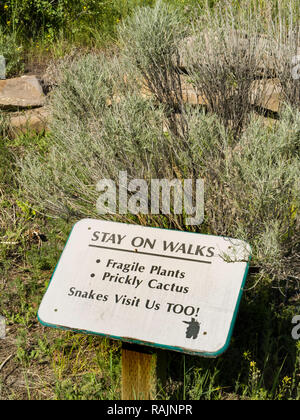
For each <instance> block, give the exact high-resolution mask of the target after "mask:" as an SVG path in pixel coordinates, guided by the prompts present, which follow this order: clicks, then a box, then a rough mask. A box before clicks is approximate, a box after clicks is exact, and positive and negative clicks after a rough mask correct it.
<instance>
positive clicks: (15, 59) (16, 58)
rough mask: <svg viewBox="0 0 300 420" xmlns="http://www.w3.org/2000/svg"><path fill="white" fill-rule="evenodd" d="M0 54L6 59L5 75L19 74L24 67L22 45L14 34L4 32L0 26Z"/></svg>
mask: <svg viewBox="0 0 300 420" xmlns="http://www.w3.org/2000/svg"><path fill="white" fill-rule="evenodd" d="M0 55H3V56H4V58H5V61H6V77H13V76H17V75H19V74H20V73H21V72H22V71H23V69H24V59H23V47H22V45H21V44H20V43H19V42H18V40H17V37H16V34H15V33H12V34H9V33H5V32H4V31H3V30H2V29H1V26H0Z"/></svg>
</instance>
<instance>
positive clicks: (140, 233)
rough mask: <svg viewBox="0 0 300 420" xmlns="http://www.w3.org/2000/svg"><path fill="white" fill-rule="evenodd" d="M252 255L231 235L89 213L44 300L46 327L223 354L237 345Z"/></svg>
mask: <svg viewBox="0 0 300 420" xmlns="http://www.w3.org/2000/svg"><path fill="white" fill-rule="evenodd" d="M249 258H250V247H249V245H248V244H247V243H245V242H243V241H240V240H236V239H230V238H225V237H218V236H211V235H202V234H197V233H188V232H181V231H173V230H166V229H157V228H150V227H142V226H137V225H128V224H123V223H115V222H109V221H101V220H92V219H84V220H81V221H80V222H78V223H76V224H75V226H74V227H73V230H72V232H71V234H70V237H69V239H68V242H67V244H66V246H65V249H64V251H63V253H62V256H61V258H60V260H59V263H58V265H57V267H56V269H55V272H54V274H53V276H52V279H51V282H50V284H49V287H48V289H47V291H46V294H45V296H44V297H43V300H42V302H41V305H40V308H39V312H38V318H39V320H40V322H41V323H42V324H43V325H45V326H51V327H58V328H67V329H72V330H76V331H80V332H84V333H91V334H100V335H105V336H108V337H110V338H115V339H119V340H123V341H128V342H134V343H140V344H143V345H149V346H156V347H160V348H166V349H169V350H175V351H181V352H184V353H190V354H198V355H202V356H207V357H216V356H218V355H219V354H221V353H222V352H223V351H225V350H226V348H227V347H228V345H229V340H230V337H231V334H232V330H233V325H234V322H235V318H236V315H237V310H238V306H239V302H240V299H241V295H242V290H243V285H244V282H245V279H246V275H247V270H248V265H249Z"/></svg>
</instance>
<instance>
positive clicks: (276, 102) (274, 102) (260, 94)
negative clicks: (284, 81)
mask: <svg viewBox="0 0 300 420" xmlns="http://www.w3.org/2000/svg"><path fill="white" fill-rule="evenodd" d="M281 93H282V88H281V85H280V81H279V79H262V80H255V81H254V82H253V83H252V93H251V104H252V105H254V106H258V107H261V108H264V109H267V110H269V111H272V112H278V111H279V108H280V102H281Z"/></svg>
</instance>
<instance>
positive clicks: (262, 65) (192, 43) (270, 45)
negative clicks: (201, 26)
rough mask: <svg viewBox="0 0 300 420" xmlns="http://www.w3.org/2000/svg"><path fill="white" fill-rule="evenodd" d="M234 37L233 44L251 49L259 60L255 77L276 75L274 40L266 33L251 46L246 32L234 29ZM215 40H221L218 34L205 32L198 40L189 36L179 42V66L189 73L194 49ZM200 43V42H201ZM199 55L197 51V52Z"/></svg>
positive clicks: (206, 46) (244, 48) (207, 45)
mask: <svg viewBox="0 0 300 420" xmlns="http://www.w3.org/2000/svg"><path fill="white" fill-rule="evenodd" d="M230 36H231V38H229V39H232V45H235V46H238V47H239V48H240V49H241V51H249V52H250V51H251V54H254V56H255V58H256V60H257V66H256V72H255V74H253V79H256V78H259V77H275V73H276V71H275V69H276V60H275V58H274V56H273V50H274V45H276V43H275V41H274V40H270V39H269V38H268V37H266V36H265V35H260V36H257V38H256V40H255V46H251V44H250V41H249V39H248V36H247V34H246V33H244V32H242V31H232V33H231V34H230ZM212 41H214V42H215V43H217V42H225V41H219V40H218V35H217V34H212V33H204V34H203V37H202V38H201V35H200V39H198V40H197V38H196V37H195V36H189V37H187V38H185V39H183V40H182V41H181V43H180V44H179V60H178V61H176V64H177V65H178V67H179V68H180V69H181V70H182V71H183V72H185V73H188V68H189V65H190V64H191V62H190V60H191V57H193V51H197V49H198V48H200V46H199V45H202V44H203V43H204V45H205V46H204V48H207V49H208V48H209V45H210V44H211V43H212ZM199 43H200V44H199ZM196 56H197V53H196Z"/></svg>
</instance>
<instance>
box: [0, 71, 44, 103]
mask: <svg viewBox="0 0 300 420" xmlns="http://www.w3.org/2000/svg"><path fill="white" fill-rule="evenodd" d="M44 103H45V95H44V93H43V89H42V87H41V85H40V83H39V81H38V79H37V78H36V77H35V76H22V77H16V78H14V79H7V80H0V108H2V109H22V108H32V107H40V106H43V105H44Z"/></svg>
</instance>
